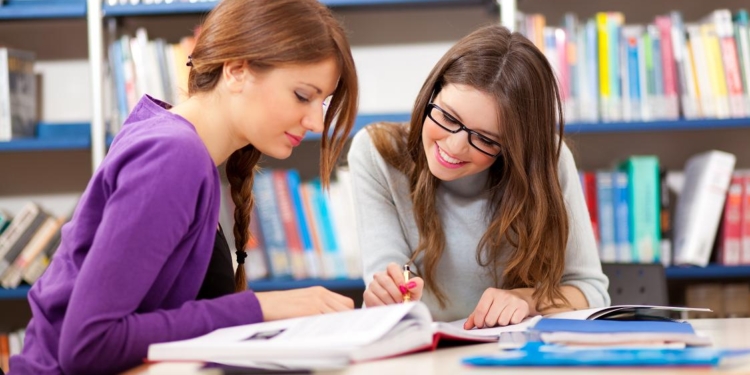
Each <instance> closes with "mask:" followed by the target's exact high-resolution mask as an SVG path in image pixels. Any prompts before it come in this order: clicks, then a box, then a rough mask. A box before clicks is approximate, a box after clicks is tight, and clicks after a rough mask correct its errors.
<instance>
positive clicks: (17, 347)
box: [0, 328, 26, 374]
mask: <svg viewBox="0 0 750 375" xmlns="http://www.w3.org/2000/svg"><path fill="white" fill-rule="evenodd" d="M25 336H26V329H25V328H21V329H19V330H17V331H13V332H0V370H2V371H3V373H5V374H7V373H8V372H9V371H10V364H9V362H10V357H11V356H13V355H16V354H21V350H22V349H23V340H24V337H25Z"/></svg>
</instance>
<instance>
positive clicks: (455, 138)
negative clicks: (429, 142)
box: [445, 131, 470, 156]
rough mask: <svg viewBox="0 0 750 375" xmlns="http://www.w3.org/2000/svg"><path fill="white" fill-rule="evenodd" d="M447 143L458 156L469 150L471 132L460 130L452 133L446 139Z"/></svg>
mask: <svg viewBox="0 0 750 375" xmlns="http://www.w3.org/2000/svg"><path fill="white" fill-rule="evenodd" d="M445 144H446V145H447V146H448V147H449V149H450V152H451V153H452V154H454V155H456V156H459V155H462V154H464V153H466V152H467V151H469V147H470V146H469V133H467V132H461V131H460V132H458V133H455V134H451V135H449V136H448V138H447V139H446V140H445Z"/></svg>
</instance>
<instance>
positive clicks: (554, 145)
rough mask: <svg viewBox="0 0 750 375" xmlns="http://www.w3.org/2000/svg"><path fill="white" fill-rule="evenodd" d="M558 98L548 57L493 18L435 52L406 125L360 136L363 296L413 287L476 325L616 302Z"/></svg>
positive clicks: (441, 316)
mask: <svg viewBox="0 0 750 375" xmlns="http://www.w3.org/2000/svg"><path fill="white" fill-rule="evenodd" d="M561 108H562V107H561V103H560V94H559V89H558V86H557V81H556V79H555V76H554V74H553V71H552V68H551V67H550V65H549V64H548V62H547V60H546V59H545V57H544V55H543V54H542V53H541V52H540V51H539V50H538V49H537V48H536V47H535V46H534V45H533V44H532V43H531V42H529V41H528V40H527V39H526V38H524V37H523V36H521V35H520V34H518V33H510V32H509V31H508V30H507V29H505V28H503V27H500V26H489V27H485V28H482V29H479V30H477V31H475V32H474V33H472V34H470V35H468V36H466V37H465V38H463V39H462V40H460V41H459V42H458V43H457V44H456V45H455V46H454V47H452V48H451V49H450V50H449V51H448V52H447V53H446V54H445V56H443V58H442V59H441V60H440V61H439V62H438V63H437V66H435V67H434V68H433V70H432V72H431V74H430V75H429V77H428V78H427V81H426V82H425V83H424V85H423V86H422V89H421V91H420V93H419V96H418V97H417V100H416V103H415V105H414V110H413V111H412V116H411V122H410V123H408V124H393V123H381V124H375V125H372V126H369V127H368V128H366V129H365V130H363V131H360V132H359V133H358V134H357V135H356V136H355V138H354V140H353V143H352V146H351V149H350V151H349V167H350V170H351V172H352V187H353V191H354V196H355V199H356V201H357V202H358V205H357V206H356V209H357V220H358V222H357V228H358V231H359V238H360V245H361V250H362V257H363V261H364V274H365V282H366V284H367V289H366V291H365V293H364V300H365V304H366V305H367V306H376V305H383V304H392V303H400V302H402V301H403V296H404V295H406V294H407V293H408V295H409V297H410V298H411V300H412V301H413V300H422V301H423V302H425V303H426V304H427V305H428V306H429V308H430V310H431V312H432V314H433V317H434V318H435V319H438V320H444V321H453V320H458V319H466V318H467V317H468V319H466V321H465V324H464V327H465V328H467V329H470V328H473V327H479V328H482V327H492V326H496V325H507V324H509V323H518V322H520V321H521V320H523V319H524V318H526V317H527V316H529V315H538V314H542V313H547V312H554V311H559V310H564V309H582V308H588V307H599V306H605V305H608V304H609V296H608V294H607V283H608V280H607V278H606V276H604V274H603V273H602V270H601V266H600V263H599V258H598V256H597V249H596V243H595V240H594V234H593V231H592V228H591V224H590V221H589V217H588V211H587V210H586V206H585V202H584V199H583V194H582V190H581V185H580V182H579V178H578V174H577V171H576V166H575V162H574V161H573V156H572V155H571V152H570V150H569V149H568V148H567V146H566V145H565V143H563V128H564V126H563V124H564V121H563V114H562V111H561ZM406 263H411V264H413V265H414V266H416V267H412V270H414V269H415V268H416V273H417V275H418V276H419V277H414V278H412V279H410V281H409V282H408V283H405V280H404V276H403V273H402V268H401V266H402V265H403V264H406Z"/></svg>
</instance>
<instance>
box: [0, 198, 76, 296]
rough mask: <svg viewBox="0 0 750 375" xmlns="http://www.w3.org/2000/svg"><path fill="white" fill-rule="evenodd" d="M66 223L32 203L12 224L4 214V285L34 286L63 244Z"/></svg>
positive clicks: (0, 220) (0, 223)
mask: <svg viewBox="0 0 750 375" xmlns="http://www.w3.org/2000/svg"><path fill="white" fill-rule="evenodd" d="M64 221H65V219H64V218H60V217H55V216H54V215H50V214H49V213H47V212H46V211H45V210H44V209H42V208H41V207H40V206H39V205H37V204H36V203H33V202H28V203H27V204H26V205H25V206H24V207H23V208H22V209H21V210H20V211H19V212H18V213H17V214H16V215H15V216H14V217H13V218H12V220H11V216H10V215H9V214H8V213H6V212H3V211H0V233H1V234H0V285H2V287H3V288H9V289H10V288H15V287H18V286H19V285H20V284H21V282H26V283H28V284H33V283H34V282H35V281H36V280H38V279H39V277H41V275H42V273H43V272H44V271H45V270H46V269H47V266H48V265H49V262H50V259H52V255H53V254H54V253H55V251H56V250H57V246H58V245H59V243H60V229H61V227H62V224H63V223H64Z"/></svg>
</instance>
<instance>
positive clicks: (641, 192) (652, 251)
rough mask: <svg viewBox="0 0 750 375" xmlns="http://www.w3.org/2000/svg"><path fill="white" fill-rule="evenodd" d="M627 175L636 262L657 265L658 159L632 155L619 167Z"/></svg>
mask: <svg viewBox="0 0 750 375" xmlns="http://www.w3.org/2000/svg"><path fill="white" fill-rule="evenodd" d="M620 170H622V171H624V172H626V173H627V174H628V181H629V182H630V184H629V186H628V201H629V206H630V207H629V208H630V210H629V212H628V224H629V225H630V244H631V249H632V251H633V262H637V263H658V262H659V261H660V259H661V249H660V248H661V219H660V217H659V204H660V196H659V193H660V186H659V184H660V183H659V159H658V158H657V157H656V156H631V157H630V158H628V159H627V160H626V161H625V162H623V163H622V164H621V165H620Z"/></svg>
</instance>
